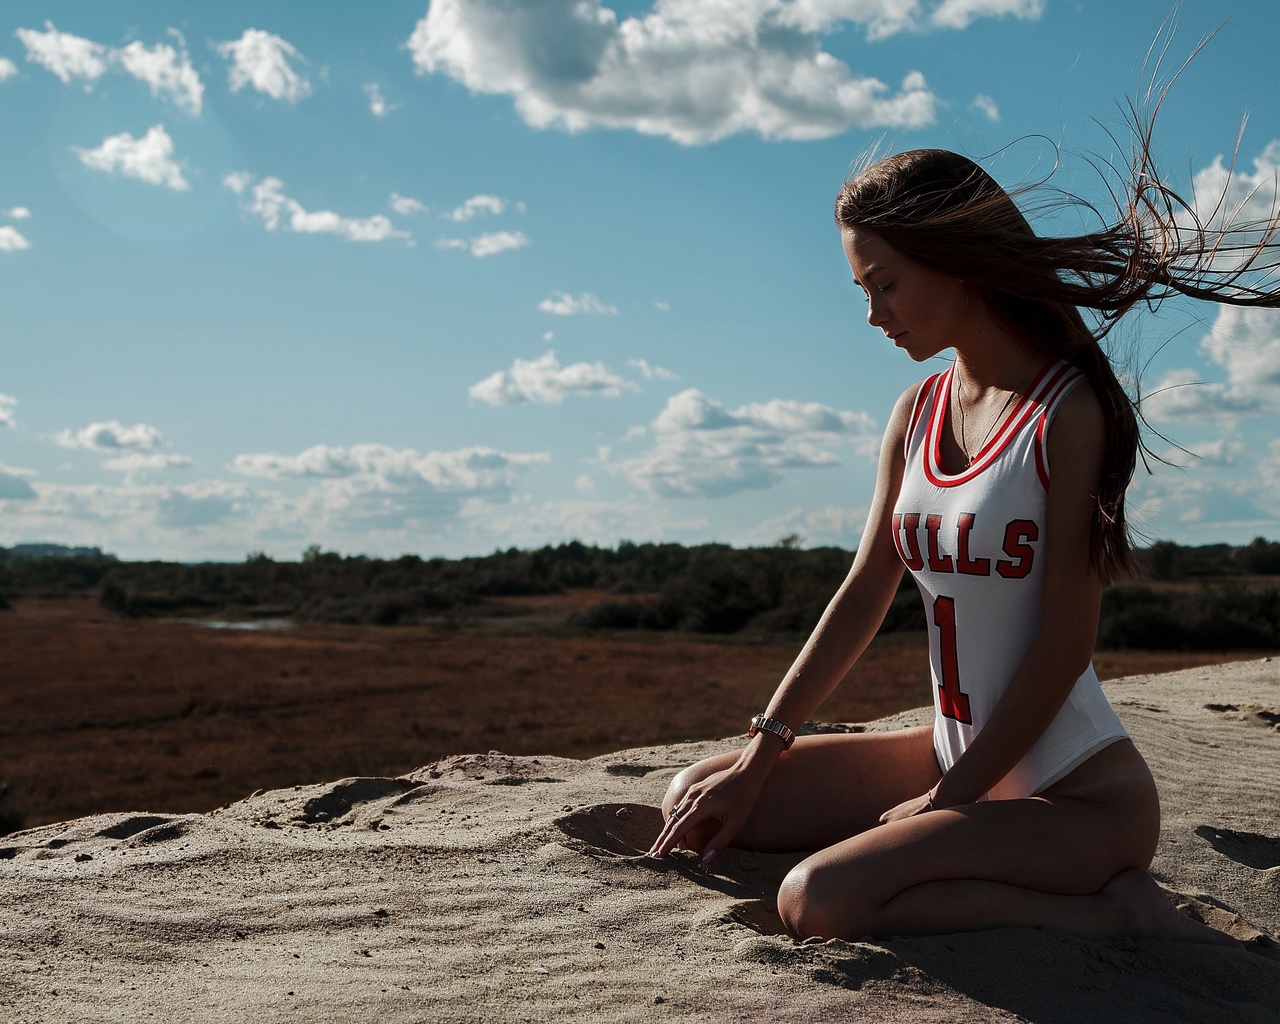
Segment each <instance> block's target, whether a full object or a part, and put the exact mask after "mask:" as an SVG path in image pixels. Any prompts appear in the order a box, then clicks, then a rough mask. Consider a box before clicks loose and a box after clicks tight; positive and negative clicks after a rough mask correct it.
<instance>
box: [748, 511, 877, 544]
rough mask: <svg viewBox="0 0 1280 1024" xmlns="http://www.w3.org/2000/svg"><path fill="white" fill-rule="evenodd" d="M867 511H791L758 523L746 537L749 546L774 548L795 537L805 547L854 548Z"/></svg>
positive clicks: (860, 535) (860, 534) (864, 523)
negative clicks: (781, 542) (784, 540)
mask: <svg viewBox="0 0 1280 1024" xmlns="http://www.w3.org/2000/svg"><path fill="white" fill-rule="evenodd" d="M867 511H868V510H867V509H866V508H865V507H864V508H846V507H843V506H840V505H828V506H826V507H825V508H820V509H805V508H793V509H791V510H789V511H787V512H784V513H783V514H782V515H779V516H771V517H769V518H768V519H764V520H762V521H761V522H760V523H759V524H758V525H757V526H756V527H755V528H754V529H753V530H751V531H750V532H749V534H748V536H747V540H748V541H749V542H750V543H752V544H774V543H777V541H778V540H779V539H780V538H782V537H787V536H790V535H793V534H794V535H798V536H799V537H800V538H801V541H802V543H803V544H804V545H805V546H807V547H821V546H824V545H828V544H830V545H836V546H839V547H845V548H851V547H857V545H858V542H859V540H861V538H862V530H863V527H865V526H866V521H867Z"/></svg>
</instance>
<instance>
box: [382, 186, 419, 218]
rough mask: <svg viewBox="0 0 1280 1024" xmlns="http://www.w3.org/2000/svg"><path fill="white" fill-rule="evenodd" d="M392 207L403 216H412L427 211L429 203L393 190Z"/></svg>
mask: <svg viewBox="0 0 1280 1024" xmlns="http://www.w3.org/2000/svg"><path fill="white" fill-rule="evenodd" d="M391 209H393V210H395V211H396V213H398V214H400V216H402V217H412V216H413V215H414V214H416V213H426V212H427V205H426V203H423V202H421V201H419V200H417V199H414V198H412V197H411V196H402V195H401V194H400V193H399V192H392V193H391Z"/></svg>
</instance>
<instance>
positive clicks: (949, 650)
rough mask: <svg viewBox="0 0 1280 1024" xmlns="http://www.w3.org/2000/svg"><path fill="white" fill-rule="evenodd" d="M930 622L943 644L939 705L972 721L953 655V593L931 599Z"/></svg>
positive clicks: (967, 722) (948, 713) (960, 719)
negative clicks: (931, 619)
mask: <svg viewBox="0 0 1280 1024" xmlns="http://www.w3.org/2000/svg"><path fill="white" fill-rule="evenodd" d="M933 624H934V625H935V626H937V627H938V639H939V641H940V642H941V644H942V649H941V651H940V652H939V653H940V654H941V661H942V682H941V683H940V684H939V686H938V691H939V694H938V707H939V708H941V710H942V713H943V714H944V715H946V716H947V717H948V718H954V719H955V720H956V721H958V722H964V724H965V725H972V724H973V719H972V718H971V717H970V715H969V695H968V694H967V693H965V692H964V691H963V690H962V689H960V666H959V664H958V661H957V658H956V602H955V598H952V597H939V598H938V599H937V600H936V601H934V602H933Z"/></svg>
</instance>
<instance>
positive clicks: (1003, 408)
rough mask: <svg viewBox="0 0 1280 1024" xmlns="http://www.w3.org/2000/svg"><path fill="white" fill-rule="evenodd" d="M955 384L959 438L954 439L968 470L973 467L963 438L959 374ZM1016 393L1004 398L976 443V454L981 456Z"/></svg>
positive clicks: (962, 409) (963, 428) (960, 379)
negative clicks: (957, 443) (958, 411)
mask: <svg viewBox="0 0 1280 1024" xmlns="http://www.w3.org/2000/svg"><path fill="white" fill-rule="evenodd" d="M956 384H957V401H956V404H957V406H958V407H959V409H960V436H959V437H958V438H956V440H957V441H959V442H960V452H961V454H962V455H964V468H965V469H968V468H969V467H970V466H972V465H973V460H974V456H973V455H970V454H969V444H968V438H967V437H966V436H965V433H966V432H965V422H964V378H963V377H961V376H960V374H958V373H957V374H956ZM1017 393H1018V392H1017V391H1010V392H1009V394H1008V395H1007V396H1006V397H1005V400H1004V405H1002V406H1000V411H999V412H998V413H996V415H995V419H993V420H992V421H991V425H990V426H988V427H987V432H986V433H985V434H983V435H982V440H981V441H980V442H979V443H978V448H977V453H978V454H979V455H980V454H982V449H983V448H985V447H986V446H987V442H988V441H989V440H991V435H992V434H993V433H995V429H996V427H997V426H998V425H999V424H1000V421H1001V420H1003V419H1004V414H1005V413H1006V412H1008V411H1009V404H1010V403H1011V402H1012V401H1013V396H1014V395H1016V394H1017Z"/></svg>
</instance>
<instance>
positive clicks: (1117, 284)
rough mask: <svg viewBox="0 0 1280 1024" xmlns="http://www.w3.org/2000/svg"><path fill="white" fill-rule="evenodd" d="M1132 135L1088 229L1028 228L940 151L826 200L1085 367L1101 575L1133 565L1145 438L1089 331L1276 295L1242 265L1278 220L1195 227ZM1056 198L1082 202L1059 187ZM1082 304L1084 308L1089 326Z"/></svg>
mask: <svg viewBox="0 0 1280 1024" xmlns="http://www.w3.org/2000/svg"><path fill="white" fill-rule="evenodd" d="M1139 142H1140V145H1139V147H1138V155H1137V156H1136V157H1135V160H1134V166H1133V167H1132V168H1131V169H1130V171H1129V174H1128V175H1127V177H1128V179H1129V180H1128V182H1127V184H1126V187H1125V189H1124V190H1123V193H1124V194H1123V196H1122V198H1121V199H1119V200H1118V202H1117V206H1118V208H1119V211H1118V212H1119V216H1118V217H1117V220H1116V223H1114V224H1111V225H1107V226H1104V227H1103V228H1102V230H1100V231H1096V232H1093V233H1090V234H1085V235H1079V236H1075V237H1068V238H1057V237H1043V236H1040V235H1037V234H1036V233H1035V232H1034V231H1033V230H1032V228H1031V226H1030V224H1028V222H1027V219H1026V218H1025V217H1024V216H1023V214H1022V212H1021V211H1020V210H1019V209H1018V206H1017V204H1016V203H1015V202H1014V201H1013V199H1012V198H1010V196H1009V194H1008V193H1007V192H1005V190H1004V189H1003V188H1001V187H1000V186H999V185H998V184H997V183H996V182H995V180H994V179H993V178H992V177H991V175H989V174H988V173H987V172H986V171H984V170H983V169H982V168H981V167H979V166H978V165H977V164H975V163H974V162H973V161H972V160H969V159H968V158H967V157H963V156H960V155H958V154H956V153H951V152H948V151H946V150H941V149H916V150H911V151H909V152H905V153H898V154H895V155H893V156H889V157H886V158H884V159H882V160H878V161H876V162H875V163H873V164H871V165H870V166H868V167H866V168H865V169H864V170H862V171H860V172H858V173H856V174H855V175H854V176H853V177H851V178H850V179H849V180H848V181H847V182H846V183H845V186H844V188H843V189H842V190H841V191H840V195H839V197H838V198H837V199H836V210H835V212H836V222H837V223H838V224H839V225H840V226H841V227H842V228H860V229H864V230H868V231H871V232H874V233H875V234H876V235H879V236H880V237H881V238H882V239H884V241H885V242H887V243H888V244H889V245H891V246H892V247H893V248H894V249H896V250H897V251H899V252H901V253H902V254H903V255H905V256H907V257H908V258H909V259H911V260H914V261H915V262H916V263H919V264H921V265H922V266H925V267H928V268H930V269H931V270H935V271H938V272H940V273H944V274H947V275H949V276H951V277H955V278H959V279H961V280H963V281H964V282H965V283H966V284H967V285H969V287H970V289H971V290H972V291H973V292H974V294H976V295H978V296H980V297H981V298H982V300H983V301H984V302H985V303H986V305H987V307H988V309H989V310H990V311H991V313H992V315H993V316H995V317H996V318H997V319H999V320H1000V321H1001V323H1002V324H1003V325H1004V326H1005V327H1006V328H1007V329H1008V330H1010V331H1011V332H1012V333H1013V334H1014V335H1015V336H1016V337H1017V338H1019V339H1020V340H1021V341H1023V342H1024V343H1025V344H1027V345H1028V346H1030V347H1031V348H1033V349H1035V350H1037V351H1039V352H1043V353H1045V354H1046V355H1049V356H1052V357H1054V358H1057V359H1065V360H1066V361H1067V362H1069V363H1073V364H1074V365H1076V366H1078V367H1079V368H1080V369H1081V371H1083V373H1084V375H1085V377H1086V378H1087V379H1088V381H1089V383H1090V385H1091V386H1092V387H1093V390H1094V392H1095V393H1096V394H1097V396H1098V400H1099V402H1100V403H1101V404H1102V411H1103V415H1104V417H1105V421H1106V444H1105V453H1104V457H1103V466H1102V476H1101V479H1100V481H1099V485H1098V493H1097V495H1096V502H1095V511H1094V519H1093V524H1092V529H1091V531H1090V542H1089V555H1090V561H1091V562H1092V564H1093V567H1094V569H1095V570H1096V571H1097V572H1098V574H1099V576H1100V577H1101V578H1102V579H1103V580H1104V581H1108V582H1109V581H1111V580H1114V579H1116V578H1117V577H1120V576H1124V575H1127V574H1129V573H1131V572H1132V571H1133V570H1134V568H1135V564H1136V558H1135V555H1134V550H1133V544H1132V541H1131V539H1130V536H1129V528H1128V523H1127V521H1126V518H1125V507H1124V497H1125V489H1126V488H1127V487H1128V486H1129V481H1130V480H1131V479H1132V477H1133V472H1134V468H1135V465H1136V462H1137V456H1138V452H1139V449H1140V448H1142V449H1143V450H1144V451H1145V450H1146V449H1145V446H1144V445H1143V443H1142V438H1141V433H1140V430H1139V420H1140V415H1141V414H1140V411H1139V409H1138V404H1137V400H1136V399H1135V398H1131V397H1130V396H1129V394H1128V393H1127V392H1126V391H1125V389H1124V387H1123V386H1122V385H1121V383H1120V381H1119V380H1118V379H1117V378H1116V374H1115V371H1114V370H1113V369H1112V366H1111V361H1110V360H1109V359H1108V358H1107V354H1106V353H1105V352H1104V351H1103V349H1102V347H1101V346H1100V345H1099V341H1100V340H1101V339H1102V338H1103V337H1104V336H1105V335H1106V334H1107V333H1108V332H1109V331H1110V330H1111V328H1112V327H1114V326H1115V324H1116V323H1117V322H1118V321H1119V319H1120V318H1121V317H1122V316H1124V314H1125V313H1127V312H1128V311H1129V310H1130V309H1132V308H1133V307H1134V306H1135V305H1137V304H1138V303H1140V302H1146V303H1148V304H1152V303H1156V302H1158V301H1159V300H1160V299H1162V298H1165V297H1167V296H1169V295H1171V294H1174V293H1180V294H1183V295H1189V296H1192V297H1194V298H1199V299H1210V300H1212V301H1215V302H1227V303H1232V304H1236V305H1254V306H1280V293H1278V292H1277V291H1275V290H1268V289H1267V288H1266V287H1263V285H1265V283H1266V282H1265V280H1264V281H1263V282H1262V284H1259V285H1251V284H1250V283H1249V282H1250V280H1253V279H1254V278H1251V277H1250V274H1258V273H1259V272H1263V273H1265V272H1266V271H1268V270H1272V269H1274V267H1275V259H1276V257H1275V254H1274V252H1271V253H1268V251H1267V248H1266V247H1267V246H1268V245H1269V244H1270V243H1271V241H1272V240H1273V239H1274V237H1275V236H1276V234H1277V220H1276V219H1275V218H1273V219H1272V220H1271V221H1269V222H1267V223H1265V224H1261V225H1241V224H1227V226H1226V227H1218V228H1210V227H1206V226H1205V225H1204V224H1203V223H1202V222H1201V220H1200V219H1199V218H1198V217H1197V216H1196V210H1195V207H1194V206H1193V205H1192V204H1189V203H1187V202H1185V201H1184V200H1182V199H1181V198H1179V197H1178V195H1177V194H1176V193H1175V192H1173V191H1172V190H1171V189H1169V188H1168V186H1166V185H1165V184H1163V183H1162V182H1161V180H1160V177H1159V175H1158V174H1157V173H1156V172H1155V168H1154V166H1153V162H1152V159H1151V155H1150V154H1151V147H1150V133H1149V131H1146V132H1142V133H1140V139H1139ZM1065 202H1067V203H1070V204H1072V205H1082V206H1084V205H1087V204H1083V203H1082V202H1081V201H1080V200H1077V199H1075V198H1074V197H1070V196H1068V197H1067V198H1066V200H1065ZM1221 205H1222V204H1221V203H1219V206H1218V207H1217V208H1215V210H1214V213H1215V214H1218V215H1221V212H1222V211H1221ZM1089 209H1092V208H1091V207H1089ZM1268 255H1269V256H1270V258H1271V261H1272V262H1271V263H1268V262H1267V257H1268ZM1081 308H1084V309H1088V310H1091V311H1093V313H1094V316H1093V318H1092V319H1093V320H1094V321H1095V322H1094V324H1093V326H1092V327H1091V326H1090V325H1089V324H1086V322H1085V320H1084V317H1083V316H1082V315H1081V313H1080V309H1081Z"/></svg>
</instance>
